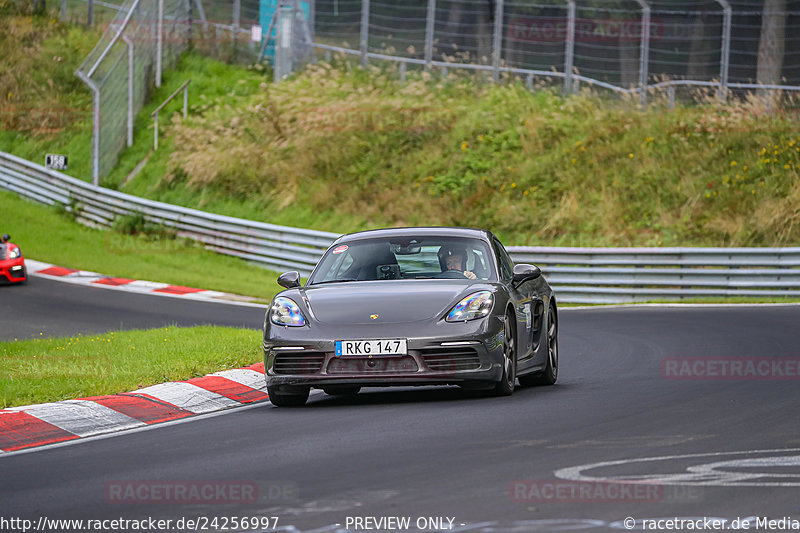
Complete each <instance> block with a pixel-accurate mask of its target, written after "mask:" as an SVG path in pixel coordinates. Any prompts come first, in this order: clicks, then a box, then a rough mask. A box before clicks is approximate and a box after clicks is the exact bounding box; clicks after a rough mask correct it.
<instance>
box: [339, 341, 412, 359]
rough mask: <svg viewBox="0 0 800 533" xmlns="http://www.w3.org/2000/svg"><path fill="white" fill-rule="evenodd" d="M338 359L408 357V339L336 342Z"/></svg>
mask: <svg viewBox="0 0 800 533" xmlns="http://www.w3.org/2000/svg"><path fill="white" fill-rule="evenodd" d="M335 344H336V357H372V356H375V355H407V354H408V349H407V348H406V339H380V340H370V341H367V340H352V341H336V343H335Z"/></svg>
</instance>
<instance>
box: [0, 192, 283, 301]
mask: <svg viewBox="0 0 800 533" xmlns="http://www.w3.org/2000/svg"><path fill="white" fill-rule="evenodd" d="M0 213H3V221H2V223H3V227H2V228H0V231H2V232H3V233H8V234H10V235H11V237H12V238H13V241H14V242H15V243H17V244H18V245H19V246H20V247H21V248H22V251H23V254H24V255H25V257H28V258H31V259H37V260H39V261H44V262H48V263H53V264H57V265H60V266H64V267H67V268H75V269H80V270H90V271H93V272H99V273H101V274H108V275H110V276H115V277H123V278H131V279H143V280H151V281H159V282H164V283H170V284H175V285H183V286H188V287H197V288H201V289H209V290H217V291H223V292H230V293H234V294H241V295H245V296H250V297H253V298H257V299H260V300H262V301H263V300H270V299H271V298H272V296H273V295H274V294H275V293H276V292H278V290H280V289H281V287H280V286H279V285H278V284H277V282H276V278H277V274H276V273H274V272H271V271H269V270H266V269H263V268H261V267H258V266H254V265H251V264H249V263H247V262H245V261H243V260H240V259H236V258H233V257H228V256H223V255H219V254H215V253H212V252H208V251H206V250H204V249H202V247H200V246H199V245H197V244H195V243H192V242H190V241H186V240H183V239H174V238H171V237H170V236H169V235H166V236H165V235H160V234H158V233H154V234H147V233H137V234H134V235H127V234H124V233H119V232H115V231H103V230H99V229H93V228H89V227H86V226H84V225H82V224H79V223H77V222H74V221H72V220H70V218H69V217H68V215H67V214H66V213H64V212H59V211H58V210H56V209H54V208H51V207H46V206H42V205H39V204H35V203H33V202H29V201H26V200H23V199H21V198H19V197H18V196H17V195H16V194H13V193H10V192H8V191H0Z"/></svg>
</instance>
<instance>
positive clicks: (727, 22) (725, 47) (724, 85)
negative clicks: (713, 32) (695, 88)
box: [717, 0, 732, 102]
mask: <svg viewBox="0 0 800 533" xmlns="http://www.w3.org/2000/svg"><path fill="white" fill-rule="evenodd" d="M717 3H718V4H719V5H721V6H722V11H723V20H722V52H721V54H720V68H719V93H717V97H718V98H719V99H720V100H721V101H723V102H724V101H726V100H727V99H728V65H729V64H730V59H731V23H732V22H731V18H732V17H731V16H732V12H731V5H730V4H729V3H728V0H717Z"/></svg>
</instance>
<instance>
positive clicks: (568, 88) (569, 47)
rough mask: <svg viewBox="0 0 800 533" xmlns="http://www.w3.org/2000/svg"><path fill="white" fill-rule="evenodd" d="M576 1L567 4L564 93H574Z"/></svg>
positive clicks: (572, 0)
mask: <svg viewBox="0 0 800 533" xmlns="http://www.w3.org/2000/svg"><path fill="white" fill-rule="evenodd" d="M575 10H576V8H575V0H568V2H567V35H566V38H567V43H566V50H565V52H564V56H565V57H564V74H565V76H564V93H565V94H571V93H572V79H573V78H572V77H573V72H572V70H573V65H574V62H575Z"/></svg>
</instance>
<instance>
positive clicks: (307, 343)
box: [264, 317, 503, 391]
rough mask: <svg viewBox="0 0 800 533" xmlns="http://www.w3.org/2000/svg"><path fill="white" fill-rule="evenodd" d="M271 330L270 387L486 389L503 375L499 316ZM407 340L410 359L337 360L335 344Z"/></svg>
mask: <svg viewBox="0 0 800 533" xmlns="http://www.w3.org/2000/svg"><path fill="white" fill-rule="evenodd" d="M300 330H301V328H289V327H280V326H272V325H271V327H270V328H269V329H268V332H267V333H268V334H267V335H266V336H265V342H264V368H265V371H266V378H267V385H268V386H270V387H278V388H279V389H281V388H284V387H285V388H286V390H287V391H288V390H289V389H291V388H294V387H317V388H321V387H326V386H330V385H354V386H362V387H386V386H418V385H462V386H465V387H475V388H485V387H487V386H490V385H491V384H492V383H496V382H498V381H499V380H500V379H501V376H502V372H503V347H502V346H503V323H502V320H498V319H497V318H496V317H494V318H493V317H488V318H486V319H483V320H477V321H474V322H464V323H455V324H453V323H443V322H439V323H437V324H433V325H426V324H421V323H416V324H402V325H392V324H385V325H381V326H379V327H375V326H373V325H371V324H364V325H356V326H352V327H351V326H348V328H347V334H346V335H345V334H343V333H342V331H341V328H339V329H338V330H337V329H336V328H333V327H316V328H314V330H310V329H309V330H305V331H300ZM396 338H405V339H407V347H408V354H407V355H405V356H386V355H380V356H373V357H338V356H336V355H335V348H334V343H335V341H336V340H353V339H396Z"/></svg>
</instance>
